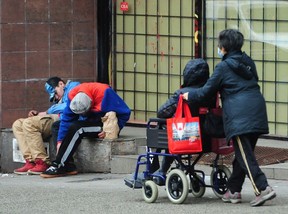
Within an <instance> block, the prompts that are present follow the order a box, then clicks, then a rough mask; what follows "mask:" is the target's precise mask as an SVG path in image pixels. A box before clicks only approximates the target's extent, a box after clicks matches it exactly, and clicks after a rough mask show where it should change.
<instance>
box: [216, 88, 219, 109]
mask: <svg viewBox="0 0 288 214" xmlns="http://www.w3.org/2000/svg"><path fill="white" fill-rule="evenodd" d="M216 108H220V93H219V91H218V92H217V94H216Z"/></svg>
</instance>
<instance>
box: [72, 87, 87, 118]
mask: <svg viewBox="0 0 288 214" xmlns="http://www.w3.org/2000/svg"><path fill="white" fill-rule="evenodd" d="M91 103H92V100H91V98H90V97H89V96H88V95H87V94H85V93H83V92H79V93H78V94H76V96H75V97H74V98H73V99H72V100H71V103H70V109H71V111H73V112H74V113H75V114H83V113H85V112H87V111H88V110H89V109H90V107H91Z"/></svg>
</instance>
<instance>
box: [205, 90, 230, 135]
mask: <svg viewBox="0 0 288 214" xmlns="http://www.w3.org/2000/svg"><path fill="white" fill-rule="evenodd" d="M204 132H205V134H207V135H209V136H210V137H215V138H225V131H224V124H223V117H222V108H221V107H220V105H219V93H217V98H216V108H211V109H209V111H208V112H207V113H206V116H205V122H204Z"/></svg>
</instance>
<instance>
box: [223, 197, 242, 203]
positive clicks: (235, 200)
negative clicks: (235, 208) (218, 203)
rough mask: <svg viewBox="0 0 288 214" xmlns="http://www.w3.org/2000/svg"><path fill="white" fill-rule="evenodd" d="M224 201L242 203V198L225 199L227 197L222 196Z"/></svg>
mask: <svg viewBox="0 0 288 214" xmlns="http://www.w3.org/2000/svg"><path fill="white" fill-rule="evenodd" d="M222 201H223V202H224V203H232V204H239V203H241V199H225V198H222Z"/></svg>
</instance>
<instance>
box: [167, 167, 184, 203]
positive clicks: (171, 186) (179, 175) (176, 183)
mask: <svg viewBox="0 0 288 214" xmlns="http://www.w3.org/2000/svg"><path fill="white" fill-rule="evenodd" d="M165 186H166V192H167V195H168V198H169V199H170V201H172V202H173V203H175V204H181V203H183V202H184V201H185V200H186V198H187V195H188V192H189V186H188V180H187V177H186V175H185V173H184V172H183V171H181V170H180V169H173V170H171V171H170V172H169V174H168V176H167V178H166V184H165Z"/></svg>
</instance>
